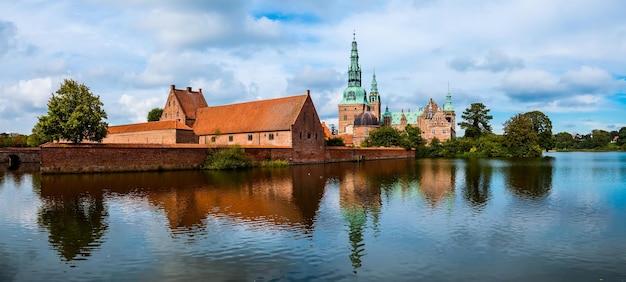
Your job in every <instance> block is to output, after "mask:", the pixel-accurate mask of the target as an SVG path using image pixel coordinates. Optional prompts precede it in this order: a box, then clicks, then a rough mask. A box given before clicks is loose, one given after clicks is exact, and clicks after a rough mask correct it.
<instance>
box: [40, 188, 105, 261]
mask: <svg viewBox="0 0 626 282" xmlns="http://www.w3.org/2000/svg"><path fill="white" fill-rule="evenodd" d="M44 179H45V178H44ZM42 200H43V205H42V207H41V210H40V211H39V217H38V222H39V225H41V226H42V227H46V228H47V229H48V231H49V234H50V235H49V239H48V241H49V242H50V244H51V245H52V247H53V248H54V249H56V250H57V251H58V252H59V254H60V256H61V258H62V259H64V260H65V261H67V262H69V261H72V260H76V259H84V258H85V257H88V256H90V255H91V252H92V250H93V249H97V248H99V247H100V245H101V244H102V243H103V240H102V238H103V236H104V234H105V233H106V231H107V229H108V226H107V223H106V220H105V218H106V217H108V212H107V209H106V207H105V205H104V203H103V197H102V194H96V195H91V194H89V193H80V192H77V193H71V194H64V195H42Z"/></svg>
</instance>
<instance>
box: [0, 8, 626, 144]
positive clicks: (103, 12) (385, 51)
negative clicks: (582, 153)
mask: <svg viewBox="0 0 626 282" xmlns="http://www.w3.org/2000/svg"><path fill="white" fill-rule="evenodd" d="M624 11H625V8H624V5H623V2H622V1H618V0H615V1H612V0H599V1H587V0H551V1H541V0H536V1H535V0H507V1H501V0H475V1H461V0H442V1H438V0H421V1H420V0H412V1H410V0H391V1H374V0H360V1H336V0H316V1H289V0H267V1H261V0H240V1H234V0H211V1H194V0H179V1H166V0H98V1H96V0H82V1H73V0H59V1H45V0H22V1H19V0H18V1H0V132H16V133H22V134H30V133H31V130H32V128H33V126H34V125H35V123H36V122H37V118H38V117H39V116H42V115H45V114H46V113H47V102H48V99H49V98H50V97H51V95H52V93H54V92H55V91H56V90H57V89H58V88H59V86H60V85H61V83H62V82H63V80H64V79H74V80H76V81H78V82H79V83H83V84H85V85H86V86H88V87H89V88H90V90H91V92H92V93H93V94H95V95H98V96H99V97H100V100H101V101H102V102H103V104H104V110H105V111H106V112H107V114H108V119H107V122H108V123H109V125H120V124H127V123H137V122H145V121H146V118H147V114H148V112H149V111H150V110H151V109H152V108H156V107H159V108H162V107H163V106H164V105H165V100H166V98H167V95H168V93H169V88H170V85H172V84H173V85H176V88H179V89H184V88H185V87H188V86H190V87H192V88H193V89H194V90H196V89H198V88H202V91H203V93H204V96H205V98H206V100H207V103H208V104H209V105H210V106H216V105H224V104H231V103H238V102H247V101H254V100H258V99H270V98H277V97H285V96H293V95H299V94H304V93H306V91H307V90H310V91H311V97H312V99H313V102H314V104H315V106H316V109H317V112H318V115H319V116H320V119H321V120H322V121H325V122H326V123H327V124H337V104H338V103H339V102H340V101H341V98H342V95H343V89H344V88H345V87H347V84H348V76H347V72H348V66H349V64H350V49H351V42H352V40H353V36H355V37H356V41H357V43H358V51H359V63H360V65H361V69H362V80H363V81H362V83H363V87H364V88H365V89H366V90H367V91H368V92H369V90H370V87H371V81H372V75H373V74H374V72H375V74H376V80H377V82H378V90H379V93H380V95H381V101H382V105H383V107H385V106H388V107H389V110H390V111H401V110H405V111H408V110H411V109H413V110H417V109H418V108H419V107H424V106H425V105H426V104H427V103H428V101H429V100H430V99H431V98H432V99H433V100H434V101H435V102H437V103H438V104H440V105H442V104H443V103H444V102H445V96H446V94H447V92H448V90H449V91H450V93H451V95H452V102H453V105H454V108H455V110H456V114H457V122H460V121H462V118H461V115H462V114H463V111H465V110H466V109H467V108H469V107H470V105H471V104H472V103H482V104H484V105H485V106H486V107H487V108H488V109H489V110H490V112H489V113H490V114H491V115H493V119H492V120H491V122H490V124H491V126H492V127H493V131H494V132H495V133H498V134H501V133H502V127H503V123H504V122H505V121H507V120H508V119H510V118H511V117H513V116H514V115H516V114H519V113H525V112H530V111H541V112H543V113H544V114H546V115H547V116H548V117H549V118H550V119H551V120H552V125H553V132H554V133H558V132H569V133H581V134H586V133H591V131H592V130H594V129H602V130H607V131H612V130H619V129H620V128H621V127H624V126H626V20H625V19H624V14H623V12H624ZM462 134H463V130H462V129H461V128H459V127H458V126H457V135H461V136H462Z"/></svg>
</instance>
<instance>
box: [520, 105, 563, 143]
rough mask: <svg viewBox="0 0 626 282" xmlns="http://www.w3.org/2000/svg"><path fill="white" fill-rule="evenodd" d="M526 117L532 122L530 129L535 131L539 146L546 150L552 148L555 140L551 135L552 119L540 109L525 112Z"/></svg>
mask: <svg viewBox="0 0 626 282" xmlns="http://www.w3.org/2000/svg"><path fill="white" fill-rule="evenodd" d="M524 116H526V118H527V119H529V120H530V122H531V123H532V129H533V131H535V133H537V138H538V143H539V147H541V148H543V149H544V150H546V151H548V150H550V149H552V148H554V145H555V142H556V141H555V140H554V135H552V121H551V120H550V118H549V117H548V116H546V115H545V114H544V113H542V112H540V111H532V112H528V113H525V114H524Z"/></svg>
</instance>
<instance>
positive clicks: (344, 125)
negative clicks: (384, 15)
mask: <svg viewBox="0 0 626 282" xmlns="http://www.w3.org/2000/svg"><path fill="white" fill-rule="evenodd" d="M338 106H339V107H338V108H339V109H338V112H339V114H338V119H339V120H338V123H339V128H338V129H337V130H338V131H339V134H353V132H354V130H353V129H354V117H355V116H356V115H358V114H360V113H362V112H365V111H369V110H370V104H369V102H368V101H367V93H366V91H365V89H364V88H363V87H361V66H360V65H359V51H358V50H357V44H356V35H355V34H354V33H353V34H352V50H351V52H350V66H349V67H348V87H346V89H345V90H343V99H342V100H341V102H340V103H339V105H338ZM379 116H380V115H379Z"/></svg>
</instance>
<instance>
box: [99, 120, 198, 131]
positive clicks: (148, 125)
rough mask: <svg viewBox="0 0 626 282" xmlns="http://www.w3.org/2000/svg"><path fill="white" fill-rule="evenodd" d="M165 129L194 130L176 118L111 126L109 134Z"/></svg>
mask: <svg viewBox="0 0 626 282" xmlns="http://www.w3.org/2000/svg"><path fill="white" fill-rule="evenodd" d="M164 129H182V130H193V129H191V127H189V126H187V125H185V124H184V123H181V122H179V121H175V120H166V121H153V122H145V123H133V124H124V125H115V126H109V129H108V131H109V134H119V133H130V132H141V131H152V130H164Z"/></svg>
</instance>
